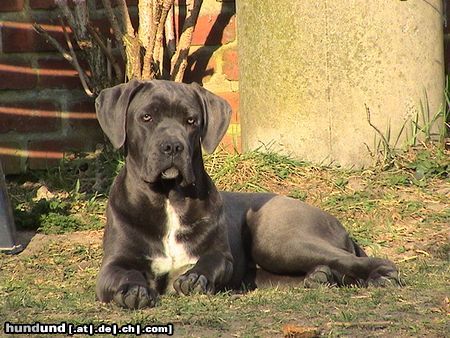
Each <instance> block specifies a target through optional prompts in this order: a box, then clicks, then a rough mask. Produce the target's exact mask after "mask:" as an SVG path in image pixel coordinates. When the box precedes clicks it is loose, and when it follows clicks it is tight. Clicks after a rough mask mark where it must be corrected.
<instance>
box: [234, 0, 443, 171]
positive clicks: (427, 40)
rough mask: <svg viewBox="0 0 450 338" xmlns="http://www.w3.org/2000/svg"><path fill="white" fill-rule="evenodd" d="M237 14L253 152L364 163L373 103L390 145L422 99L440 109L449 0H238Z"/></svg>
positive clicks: (246, 127) (246, 140)
mask: <svg viewBox="0 0 450 338" xmlns="http://www.w3.org/2000/svg"><path fill="white" fill-rule="evenodd" d="M237 17H238V39H239V71H240V83H239V90H240V97H241V99H240V112H241V125H242V143H243V148H244V149H245V150H249V149H255V148H258V147H260V146H261V145H263V144H264V145H266V146H267V145H270V146H271V147H272V149H273V150H277V151H282V152H284V153H287V154H290V155H292V156H294V157H296V158H299V159H304V160H308V161H312V162H315V163H325V164H328V163H334V164H340V165H343V166H346V167H352V166H356V167H361V166H364V165H367V164H369V163H371V157H370V155H369V152H368V150H367V147H366V145H365V144H367V145H368V146H369V147H371V148H373V143H374V137H375V135H376V133H375V130H374V129H373V128H372V127H371V126H370V125H369V123H368V121H367V116H366V109H365V105H367V107H369V109H370V111H371V120H372V123H373V124H374V125H376V126H377V127H378V128H379V129H380V130H381V131H383V132H384V131H385V130H386V128H387V126H388V125H389V124H390V126H391V139H392V143H393V142H394V139H395V138H396V137H397V135H398V134H399V132H400V129H401V127H402V125H403V124H404V121H405V120H406V119H408V118H410V117H411V116H414V115H415V114H417V113H420V111H421V109H422V108H421V106H426V107H428V113H429V115H431V116H434V115H435V114H436V113H438V111H439V109H441V107H442V104H443V90H444V61H443V54H444V52H443V23H442V22H443V19H442V2H441V0H428V1H423V0H408V1H400V0H398V1H397V0H395V1H368V0H346V1H335V0H323V1H316V0H301V1H288V0H279V1H259V0H237ZM405 137H406V132H404V133H403V136H402V138H401V141H400V143H399V145H401V144H402V142H403V141H404V140H405Z"/></svg>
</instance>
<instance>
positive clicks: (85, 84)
mask: <svg viewBox="0 0 450 338" xmlns="http://www.w3.org/2000/svg"><path fill="white" fill-rule="evenodd" d="M61 26H62V29H63V33H64V37H65V38H66V42H67V46H68V47H69V51H70V55H72V59H73V63H72V65H73V66H74V67H75V69H76V71H77V72H78V76H79V78H80V80H81V84H82V86H83V89H84V91H85V92H86V94H87V95H88V96H90V97H94V96H95V94H94V93H93V92H92V90H91V89H90V87H89V78H88V76H87V75H86V73H85V72H84V70H83V68H81V66H80V64H79V63H78V58H77V55H76V54H75V50H74V49H73V45H72V41H70V37H69V34H68V33H67V29H66V26H65V24H64V21H63V20H62V19H61Z"/></svg>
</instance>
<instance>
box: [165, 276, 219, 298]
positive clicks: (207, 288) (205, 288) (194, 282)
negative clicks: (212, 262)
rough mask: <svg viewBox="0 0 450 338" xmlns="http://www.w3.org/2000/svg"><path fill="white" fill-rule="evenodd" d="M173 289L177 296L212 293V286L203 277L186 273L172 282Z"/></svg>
mask: <svg viewBox="0 0 450 338" xmlns="http://www.w3.org/2000/svg"><path fill="white" fill-rule="evenodd" d="M173 288H174V289H175V291H176V292H177V293H178V294H184V295H190V294H193V293H206V294H212V293H214V285H213V284H212V283H211V282H209V281H208V279H207V278H206V277H205V276H204V275H199V274H197V273H195V272H187V273H185V274H184V275H181V276H180V277H178V278H177V279H176V280H175V281H174V282H173Z"/></svg>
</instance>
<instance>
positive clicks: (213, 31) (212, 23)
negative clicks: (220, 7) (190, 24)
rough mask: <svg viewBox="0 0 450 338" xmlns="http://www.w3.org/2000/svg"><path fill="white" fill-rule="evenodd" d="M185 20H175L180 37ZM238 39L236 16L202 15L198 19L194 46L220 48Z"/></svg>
mask: <svg viewBox="0 0 450 338" xmlns="http://www.w3.org/2000/svg"><path fill="white" fill-rule="evenodd" d="M183 22H184V19H183V18H178V19H175V26H176V27H175V28H176V31H177V32H178V33H177V35H178V36H179V33H180V28H179V27H183ZM235 39H236V16H235V15H234V14H233V13H229V12H225V13H221V14H219V15H212V14H209V15H202V16H200V17H199V18H198V20H197V24H196V26H195V30H194V34H193V35H192V45H193V46H203V45H206V46H218V45H222V44H226V43H229V42H231V41H234V40H235Z"/></svg>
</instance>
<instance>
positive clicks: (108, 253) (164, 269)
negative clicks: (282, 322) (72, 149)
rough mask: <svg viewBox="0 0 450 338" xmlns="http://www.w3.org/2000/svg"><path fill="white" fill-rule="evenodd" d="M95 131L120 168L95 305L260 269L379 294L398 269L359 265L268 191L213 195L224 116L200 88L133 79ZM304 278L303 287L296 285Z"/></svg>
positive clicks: (238, 284)
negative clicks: (212, 156)
mask: <svg viewBox="0 0 450 338" xmlns="http://www.w3.org/2000/svg"><path fill="white" fill-rule="evenodd" d="M96 109H97V116H98V120H99V122H100V125H101V127H102V129H103V131H104V132H105V134H106V135H107V137H108V138H109V140H110V141H111V143H112V145H113V146H114V147H115V148H121V147H124V151H125V155H126V159H125V166H124V167H123V169H122V171H121V172H120V173H119V175H118V176H117V177H116V179H115V181H114V183H113V185H112V187H111V190H110V196H109V203H108V208H107V215H106V216H107V224H106V228H105V233H104V239H103V248H104V257H103V262H102V266H101V270H100V273H99V276H98V280H97V298H98V299H99V300H100V301H102V302H110V301H112V300H114V301H115V302H116V303H117V304H118V305H120V306H122V307H126V308H142V307H145V306H154V305H155V304H156V302H157V299H158V296H159V295H161V294H163V293H167V292H176V293H178V294H183V295H189V294H191V293H197V292H198V293H207V294H210V293H214V292H217V291H220V290H239V289H242V288H244V289H245V288H248V289H251V288H254V287H256V286H257V285H258V280H257V273H256V272H257V271H262V272H264V273H265V275H266V276H269V277H270V276H272V277H273V278H274V280H276V279H277V277H278V276H283V275H284V276H290V277H289V278H297V276H301V275H306V277H304V278H305V279H304V283H305V284H306V285H307V286H314V285H317V284H321V283H323V284H334V285H347V284H356V285H369V284H373V285H384V284H386V282H387V281H393V282H397V281H398V273H397V269H396V267H395V265H394V264H393V263H392V262H390V261H389V260H386V259H380V258H373V257H367V255H366V254H365V253H364V251H363V250H362V249H361V248H360V247H359V246H358V245H357V244H356V243H355V242H354V241H353V240H352V239H350V237H349V235H348V233H347V232H346V231H345V229H344V227H343V226H342V225H341V224H340V223H339V221H338V220H337V219H336V218H334V217H333V216H331V215H329V214H328V213H326V212H324V211H321V210H320V209H317V208H315V207H313V206H310V205H307V204H305V203H303V202H300V201H298V200H295V199H292V198H288V197H284V196H279V195H275V194H270V193H232V192H219V191H218V190H217V189H216V187H215V185H214V183H213V182H212V180H211V178H210V177H209V176H208V174H207V173H206V171H205V169H204V165H203V159H202V147H203V149H204V150H205V151H206V152H208V153H211V152H213V151H214V149H215V148H216V147H217V145H218V144H219V142H220V140H221V139H222V137H223V136H224V134H225V132H226V130H227V127H228V124H229V122H230V117H231V108H230V106H229V105H228V103H227V102H226V101H225V100H223V99H222V98H220V97H218V96H216V95H214V94H212V93H210V92H208V91H207V90H205V89H203V88H202V87H200V86H199V85H197V84H190V85H188V84H178V83H174V82H170V81H163V80H153V81H149V82H143V81H138V80H132V81H130V82H128V83H126V84H121V85H118V86H115V87H113V88H109V89H105V90H103V91H102V92H101V93H100V95H99V97H98V98H97V100H96ZM299 280H300V279H299Z"/></svg>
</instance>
